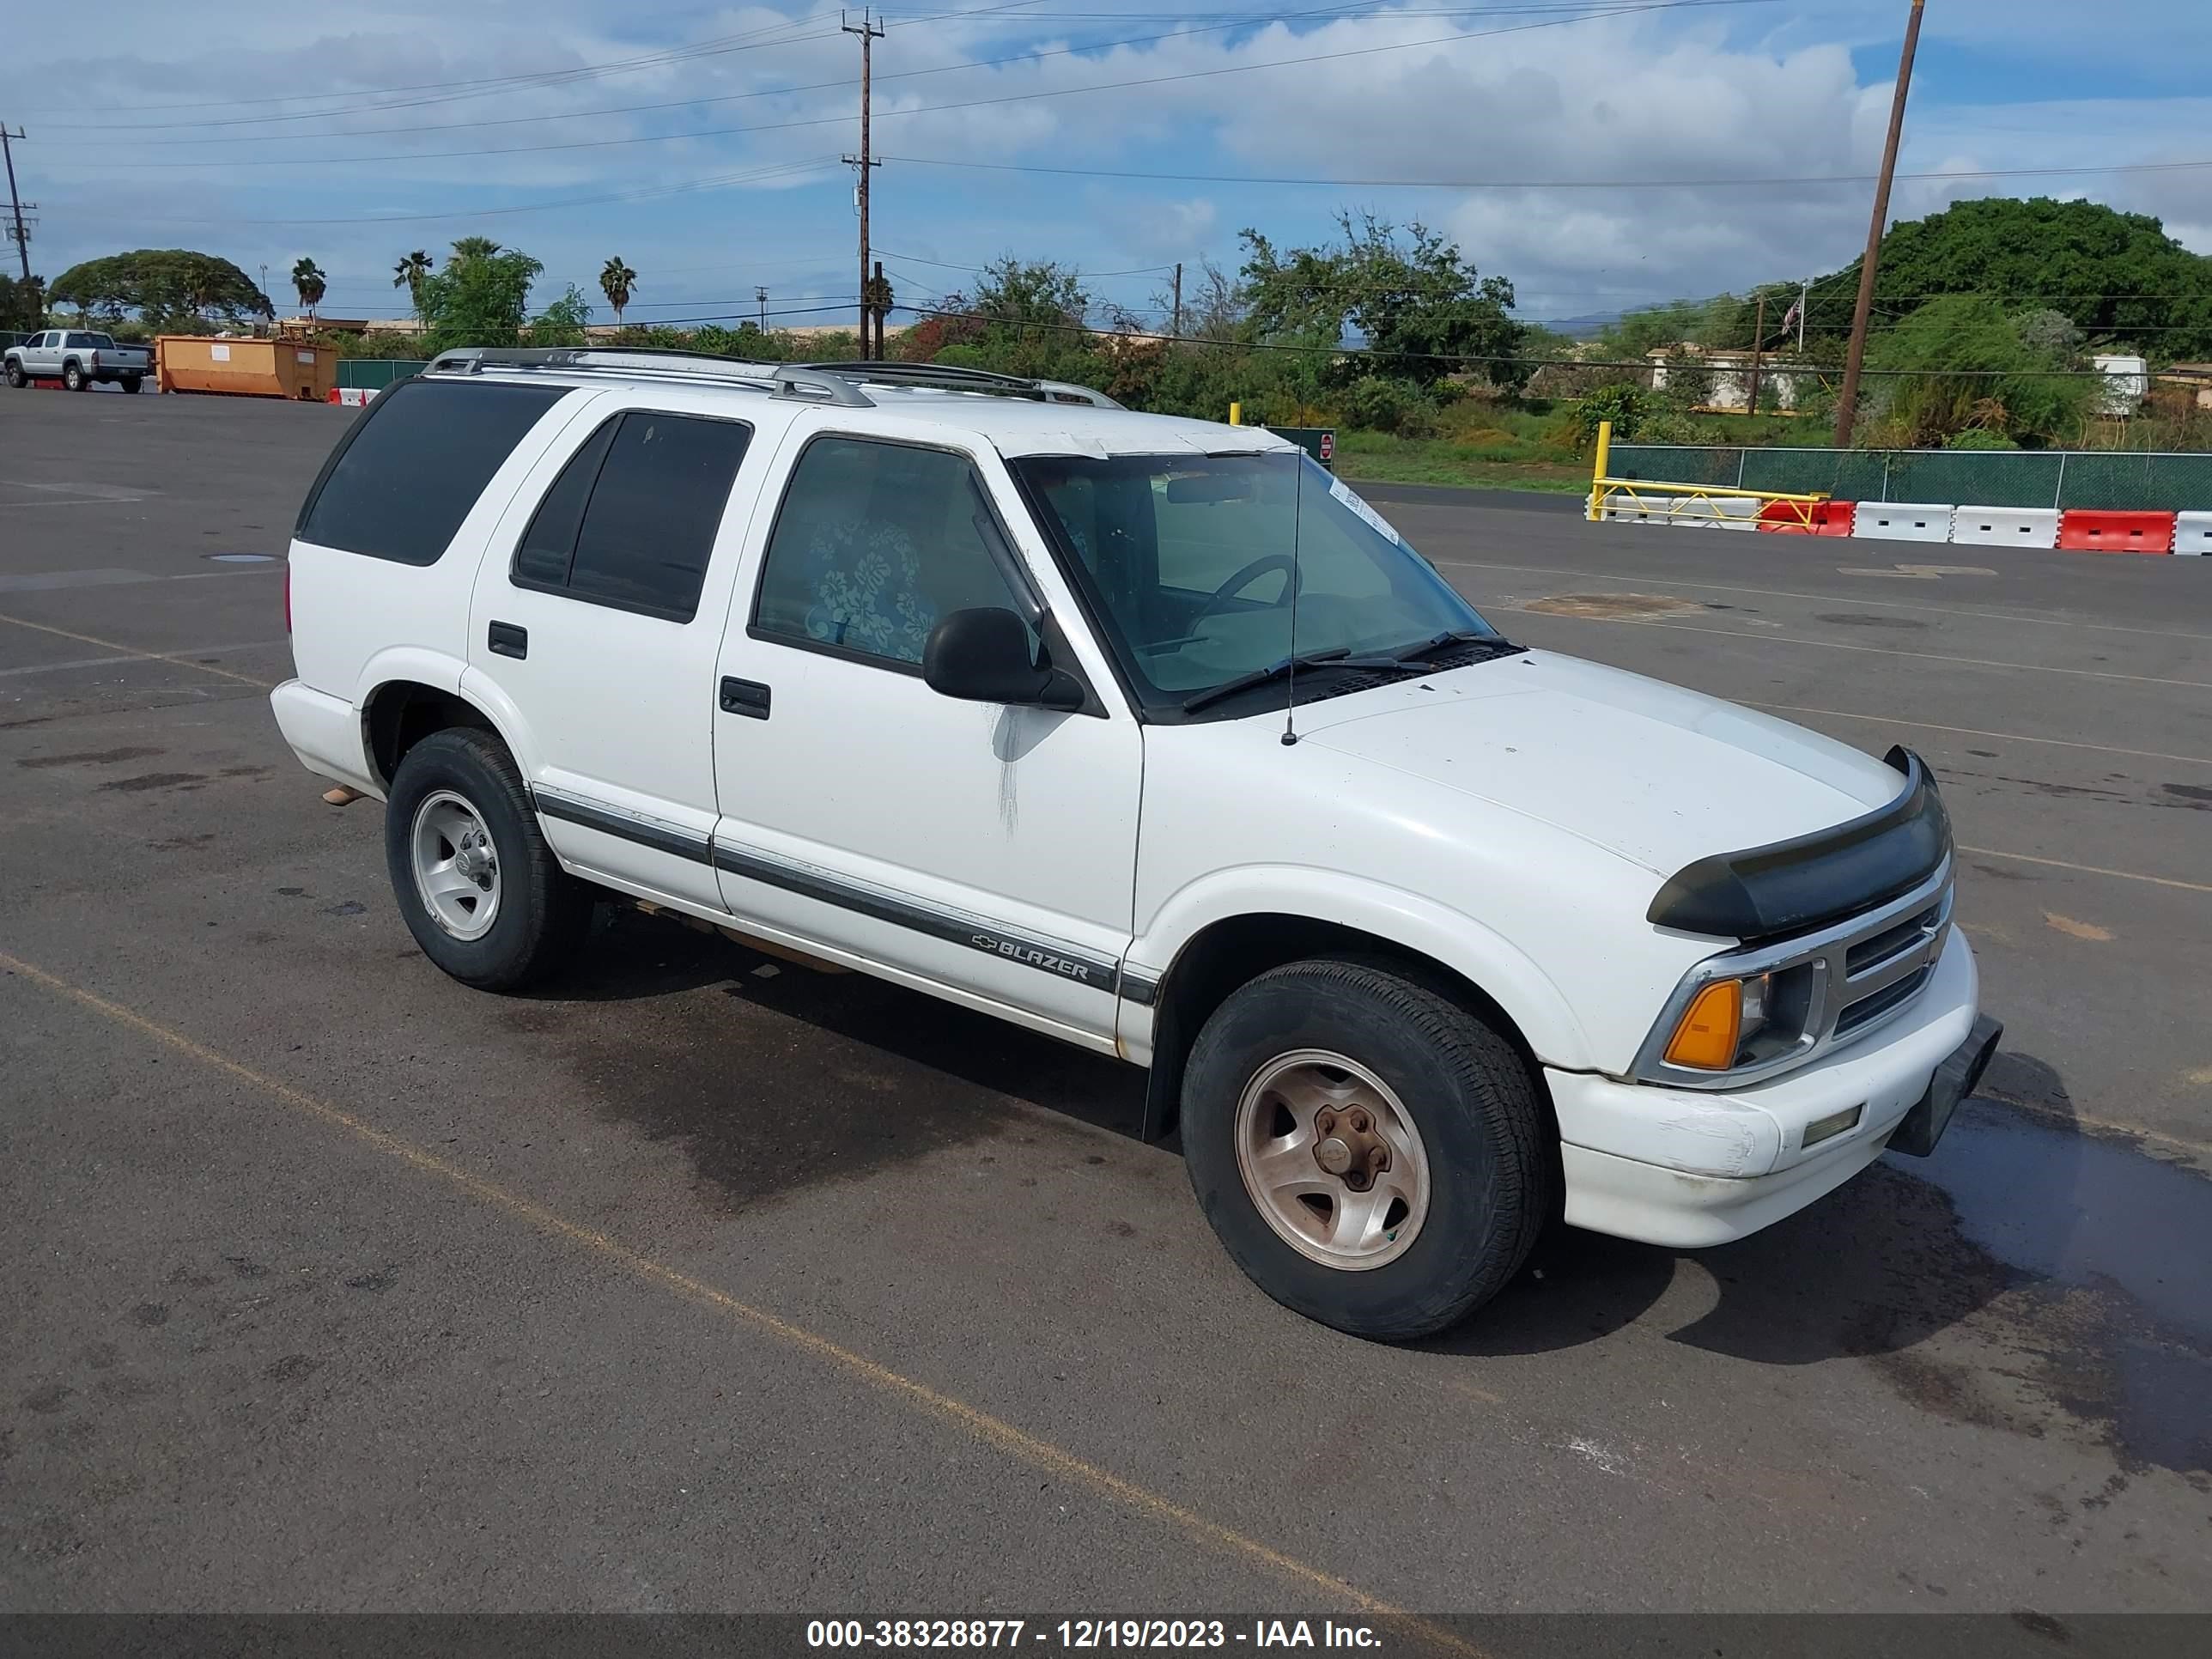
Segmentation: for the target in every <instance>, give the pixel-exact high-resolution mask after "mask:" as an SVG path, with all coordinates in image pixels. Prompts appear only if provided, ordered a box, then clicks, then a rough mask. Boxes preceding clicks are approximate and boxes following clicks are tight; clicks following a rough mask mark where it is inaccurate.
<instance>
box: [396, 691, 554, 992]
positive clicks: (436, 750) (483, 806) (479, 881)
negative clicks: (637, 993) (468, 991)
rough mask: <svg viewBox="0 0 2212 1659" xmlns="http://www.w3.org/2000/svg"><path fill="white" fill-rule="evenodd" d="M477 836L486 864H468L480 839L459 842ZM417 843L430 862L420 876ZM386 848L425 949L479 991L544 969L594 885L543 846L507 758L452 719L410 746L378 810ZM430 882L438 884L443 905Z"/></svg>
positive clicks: (519, 982) (411, 927)
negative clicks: (466, 844)
mask: <svg viewBox="0 0 2212 1659" xmlns="http://www.w3.org/2000/svg"><path fill="white" fill-rule="evenodd" d="M471 826H472V827H471ZM478 833H481V834H483V836H486V837H487V838H488V839H489V842H490V848H489V850H490V853H491V855H492V859H493V866H492V868H491V870H490V871H489V872H483V870H481V869H480V868H478V869H476V870H474V871H473V872H471V869H470V868H468V867H467V866H470V865H471V864H475V863H480V860H481V854H482V851H483V849H482V848H481V847H471V848H462V847H461V846H460V845H459V843H460V842H462V841H463V840H465V839H466V838H467V837H469V836H472V835H475V834H478ZM418 842H422V843H423V844H424V845H425V846H426V848H427V852H426V854H425V856H424V860H423V861H424V863H425V864H427V865H430V866H433V868H434V870H435V873H432V874H428V875H426V876H425V877H424V878H423V881H422V882H421V883H418V881H417V878H416V866H417V846H418ZM384 853H385V862H386V866H388V867H389V869H390V872H391V875H392V896H393V897H395V898H396V899H398V902H399V914H400V915H403V916H404V917H405V918H406V920H407V930H408V932H410V933H412V934H414V935H415V942H416V944H417V945H421V946H422V954H423V955H424V956H426V957H429V958H430V960H431V961H433V962H435V963H437V964H438V966H439V967H441V968H442V969H445V970H446V972H447V973H448V974H450V975H453V978H455V979H457V980H459V981H461V983H462V984H464V985H471V986H474V987H477V989H478V990H483V991H513V990H518V989H520V988H521V987H524V986H526V985H528V984H531V983H532V982H533V981H537V980H540V979H543V978H544V977H545V976H546V975H549V974H551V973H553V972H554V971H555V970H556V969H559V968H560V967H562V965H563V964H564V963H567V961H568V959H569V957H572V956H573V955H574V953H575V951H576V948H577V946H578V945H580V943H581V942H582V940H583V937H584V933H585V932H586V929H587V928H588V927H590V925H591V919H592V890H591V889H590V888H588V887H587V886H586V885H585V884H583V883H582V882H580V881H578V880H577V879H576V878H574V876H571V875H569V874H568V872H566V871H564V870H562V868H561V865H560V861H559V860H557V859H556V858H555V857H554V855H553V849H552V848H550V847H548V846H547V845H546V844H545V836H544V833H543V832H542V831H541V830H540V829H539V828H538V815H537V812H536V811H535V810H534V809H533V808H532V805H531V803H530V794H529V791H528V790H527V789H526V788H525V787H524V785H523V781H522V774H521V772H520V770H519V769H517V768H516V766H515V764H514V757H513V756H511V755H509V754H508V753H507V747H506V745H505V744H502V743H501V742H500V740H499V739H498V738H496V737H495V736H493V735H492V734H491V733H490V732H485V731H482V730H480V729H478V728H477V727H474V726H448V727H447V729H446V730H444V731H442V732H433V733H432V734H431V735H430V736H428V737H427V738H423V739H422V741H421V742H420V743H418V744H416V745H415V746H414V747H413V748H412V749H410V750H408V751H407V755H406V758H405V759H404V760H402V761H401V762H400V763H399V770H398V775H396V776H395V777H394V778H393V779H392V793H391V799H389V801H388V802H387V803H386V807H385V814H384ZM446 854H453V856H451V857H447V856H445V855H446ZM487 873H488V874H489V884H488V885H487V884H486V882H485V879H484V878H485V875H486V874H487ZM467 884H473V885H475V886H476V887H477V890H478V896H475V897H474V899H473V902H471V895H470V894H469V893H468V892H467V890H466V886H467ZM426 885H427V886H428V888H429V889H430V890H431V891H437V890H444V891H445V893H446V894H447V896H446V898H445V899H444V900H443V901H442V908H440V903H439V902H436V901H434V899H433V898H432V896H430V894H429V892H426V890H425V888H426ZM456 895H458V896H456ZM486 906H489V909H490V912H491V914H490V916H489V921H483V920H482V917H483V909H484V908H485V907H486ZM478 928H481V931H476V930H477V929H478Z"/></svg>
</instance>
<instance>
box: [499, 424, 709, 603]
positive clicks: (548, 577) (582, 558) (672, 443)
mask: <svg viewBox="0 0 2212 1659" xmlns="http://www.w3.org/2000/svg"><path fill="white" fill-rule="evenodd" d="M751 439H752V428H750V426H748V425H746V424H745V423H744V422H742V421H726V420H719V419H712V418H709V417H707V416H694V415H669V414H665V413H662V412H661V411H659V410H643V409H633V410H628V411H627V412H625V413H623V414H621V415H617V416H615V417H614V418H613V419H612V420H611V421H609V422H606V424H605V425H604V426H602V427H601V428H599V430H598V431H597V432H596V433H594V434H592V438H591V441H589V442H587V443H586V444H585V446H584V447H582V448H581V449H580V450H578V451H577V452H576V453H575V455H574V458H573V459H570V461H569V462H568V465H567V466H565V467H563V468H562V470H561V476H560V477H557V478H556V479H555V480H554V481H553V484H552V487H551V488H550V489H548V490H547V491H546V492H545V499H544V501H542V502H541V503H540V504H539V506H538V512H537V513H536V514H535V515H534V516H533V517H532V520H531V521H530V528H529V529H528V530H526V532H523V537H522V541H521V544H520V546H518V547H517V548H516V550H515V555H514V568H513V580H515V581H516V582H517V583H518V584H520V586H525V587H540V588H544V589H547V590H549V591H552V592H565V593H567V594H568V596H569V597H570V598H571V599H585V600H588V601H590V602H591V603H592V604H594V605H612V606H613V607H615V608H616V609H617V610H618V611H639V612H641V613H643V614H644V615H646V616H648V617H665V618H666V619H667V620H669V621H671V622H690V620H691V618H692V617H693V616H695V615H696V613H697V611H698V609H699V590H700V587H701V586H702V584H703V583H704V582H705V580H706V577H707V562H708V559H709V558H710V557H711V556H713V554H714V538H715V536H716V533H717V532H719V531H720V528H721V523H722V510H723V507H725V506H726V504H727V502H728V501H729V497H730V485H731V483H732V481H733V480H734V479H735V478H736V477H737V474H738V465H739V463H741V462H742V461H743V460H744V457H745V447H746V446H747V445H748V444H749V443H750V441H751Z"/></svg>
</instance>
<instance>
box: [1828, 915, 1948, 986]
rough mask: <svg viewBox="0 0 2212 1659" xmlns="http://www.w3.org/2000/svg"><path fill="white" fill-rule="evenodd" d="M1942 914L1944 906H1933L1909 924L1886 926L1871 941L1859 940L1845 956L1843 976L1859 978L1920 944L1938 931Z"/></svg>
mask: <svg viewBox="0 0 2212 1659" xmlns="http://www.w3.org/2000/svg"><path fill="white" fill-rule="evenodd" d="M1942 914H1943V907H1942V904H1941V903H1936V904H1931V905H1929V907H1928V908H1926V909H1925V910H1923V911H1922V912H1921V913H1920V914H1919V915H1917V916H1914V917H1912V918H1911V919H1910V920H1909V921H1900V922H1899V923H1898V924H1897V926H1896V927H1886V928H1884V929H1883V930H1882V931H1881V933H1876V934H1875V936H1874V937H1873V938H1872V939H1862V940H1860V941H1859V942H1858V943H1857V944H1856V945H1852V946H1851V947H1850V950H1849V951H1845V952H1844V974H1845V975H1848V976H1850V977H1852V978H1857V976H1858V975H1861V974H1863V973H1864V972H1866V970H1867V969H1869V968H1877V967H1880V966H1881V964H1882V963H1885V962H1887V961H1888V960H1889V959H1890V958H1891V957H1893V956H1895V955H1896V954H1897V953H1898V952H1899V951H1903V950H1905V948H1906V947H1907V946H1909V945H1917V944H1919V943H1920V942H1921V941H1922V940H1923V939H1925V938H1927V936H1928V935H1929V933H1932V932H1934V931H1935V927H1936V921H1937V919H1938V918H1939V917H1941V916H1942Z"/></svg>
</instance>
